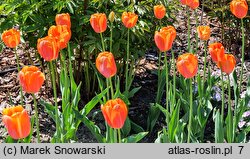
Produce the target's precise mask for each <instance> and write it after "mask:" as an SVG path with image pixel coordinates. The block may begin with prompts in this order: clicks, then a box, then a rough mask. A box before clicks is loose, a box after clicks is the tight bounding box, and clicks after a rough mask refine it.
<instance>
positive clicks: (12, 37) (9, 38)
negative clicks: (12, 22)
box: [2, 29, 20, 48]
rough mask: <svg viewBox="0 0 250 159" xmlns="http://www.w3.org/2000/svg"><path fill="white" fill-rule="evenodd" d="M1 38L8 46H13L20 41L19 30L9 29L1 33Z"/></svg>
mask: <svg viewBox="0 0 250 159" xmlns="http://www.w3.org/2000/svg"><path fill="white" fill-rule="evenodd" d="M2 40H3V42H4V44H5V45H6V46H8V47H9V48H15V47H16V46H17V45H18V44H19V43H20V31H19V30H17V29H9V30H6V31H4V32H3V33H2Z"/></svg>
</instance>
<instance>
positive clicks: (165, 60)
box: [164, 52, 169, 127]
mask: <svg viewBox="0 0 250 159" xmlns="http://www.w3.org/2000/svg"><path fill="white" fill-rule="evenodd" d="M164 63H165V67H166V70H165V71H166V110H167V114H166V123H167V125H168V127H169V107H168V63H167V52H164Z"/></svg>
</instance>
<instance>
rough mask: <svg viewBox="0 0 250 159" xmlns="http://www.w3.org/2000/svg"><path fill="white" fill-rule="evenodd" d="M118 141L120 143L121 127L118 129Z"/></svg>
mask: <svg viewBox="0 0 250 159" xmlns="http://www.w3.org/2000/svg"><path fill="white" fill-rule="evenodd" d="M118 142H119V143H122V136H121V129H118Z"/></svg>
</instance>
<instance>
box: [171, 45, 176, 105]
mask: <svg viewBox="0 0 250 159" xmlns="http://www.w3.org/2000/svg"><path fill="white" fill-rule="evenodd" d="M171 53H172V61H173V69H174V70H173V73H174V75H173V80H174V82H173V84H174V89H173V90H174V91H173V98H174V103H173V105H175V102H176V100H175V91H176V72H175V57H174V51H173V50H172V49H171Z"/></svg>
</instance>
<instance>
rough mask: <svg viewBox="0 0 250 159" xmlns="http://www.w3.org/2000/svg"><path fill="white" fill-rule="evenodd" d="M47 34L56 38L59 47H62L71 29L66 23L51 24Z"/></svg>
mask: <svg viewBox="0 0 250 159" xmlns="http://www.w3.org/2000/svg"><path fill="white" fill-rule="evenodd" d="M48 35H49V36H52V37H54V38H55V39H56V41H57V43H58V45H59V48H60V49H64V48H66V47H67V44H68V42H69V40H70V38H71V31H70V29H69V28H68V27H67V25H57V26H55V25H53V26H51V27H50V28H49V31H48Z"/></svg>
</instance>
